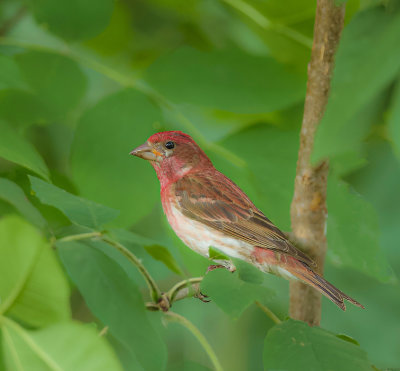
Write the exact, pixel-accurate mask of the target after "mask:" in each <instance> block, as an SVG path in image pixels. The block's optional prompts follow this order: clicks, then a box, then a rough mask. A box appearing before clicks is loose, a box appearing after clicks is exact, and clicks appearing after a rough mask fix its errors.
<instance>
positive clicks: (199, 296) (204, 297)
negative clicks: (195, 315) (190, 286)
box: [193, 290, 211, 303]
mask: <svg viewBox="0 0 400 371" xmlns="http://www.w3.org/2000/svg"><path fill="white" fill-rule="evenodd" d="M193 297H194V298H197V299H200V300H201V301H202V302H203V303H209V302H210V301H211V299H208V296H207V295H204V294H203V293H202V292H201V291H200V290H199V291H197V292H196V293H195V294H194V295H193Z"/></svg>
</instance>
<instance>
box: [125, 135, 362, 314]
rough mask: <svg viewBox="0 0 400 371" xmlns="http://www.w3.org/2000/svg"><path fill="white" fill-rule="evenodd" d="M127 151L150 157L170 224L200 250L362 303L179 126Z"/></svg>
mask: <svg viewBox="0 0 400 371" xmlns="http://www.w3.org/2000/svg"><path fill="white" fill-rule="evenodd" d="M132 154H134V155H136V156H138V157H142V158H145V159H147V160H149V161H150V162H151V164H152V166H153V167H154V169H155V170H156V173H157V177H158V179H159V181H160V185H161V201H162V205H163V208H164V211H165V214H166V216H167V218H168V221H169V223H170V225H171V227H172V228H173V230H174V231H175V232H176V234H177V235H178V236H179V237H180V238H181V239H182V241H183V242H184V243H185V244H186V245H187V246H189V247H190V248H192V249H193V250H195V251H196V252H198V253H199V254H202V255H204V256H208V249H209V247H210V246H213V247H215V248H218V249H219V250H221V251H223V252H224V253H225V254H227V255H229V256H232V257H236V258H240V259H243V260H245V261H247V262H250V263H252V264H254V265H255V266H256V267H258V268H259V269H260V270H262V271H264V272H270V273H274V274H277V275H280V276H283V277H285V278H288V279H299V280H301V281H303V282H305V283H307V284H309V285H311V286H313V287H314V288H315V289H316V290H318V291H320V292H321V293H322V294H324V295H325V296H327V297H328V298H329V299H330V300H332V301H333V302H334V303H335V304H337V305H338V306H339V307H340V308H342V309H343V310H345V305H344V300H348V301H350V302H352V303H353V304H355V305H358V306H360V307H362V305H361V304H359V303H358V302H357V301H355V300H354V299H352V298H350V297H349V296H347V295H346V294H344V293H343V292H342V291H340V290H338V289H337V288H336V287H334V286H333V285H331V284H330V283H329V282H327V281H326V280H325V279H324V278H322V277H321V276H319V275H318V274H317V273H315V272H314V271H313V269H312V267H313V266H314V263H313V262H312V261H311V259H310V258H309V257H308V256H307V255H306V254H304V253H303V252H301V251H300V250H298V249H297V248H296V247H294V246H293V245H292V244H291V243H290V242H289V241H288V240H287V238H286V237H285V235H284V234H283V233H282V232H281V231H280V230H279V229H278V228H277V227H276V226H275V225H274V224H273V223H272V222H271V221H270V220H269V219H268V218H267V217H266V216H265V215H264V214H263V213H262V212H261V211H260V210H259V209H258V208H257V207H256V206H255V205H254V204H253V203H252V202H251V200H250V199H249V198H248V197H247V195H246V194H245V193H244V192H243V191H242V190H241V189H240V188H239V187H238V186H237V185H236V184H235V183H234V182H232V181H231V180H230V179H229V178H227V177H226V176H225V175H223V174H222V173H221V172H219V171H218V170H216V169H215V168H214V166H213V164H212V163H211V161H210V159H209V158H208V157H207V155H206V154H205V153H204V152H203V150H202V149H201V148H200V147H199V146H198V145H197V144H196V143H195V142H194V140H193V139H192V138H191V137H190V136H189V135H187V134H185V133H182V132H180V131H167V132H161V133H156V134H154V135H152V136H151V137H150V138H149V139H148V141H147V143H145V144H144V145H142V146H140V147H138V148H137V149H136V150H134V151H132ZM220 263H223V264H224V265H226V266H227V267H228V266H229V267H231V266H232V264H231V263H229V262H220Z"/></svg>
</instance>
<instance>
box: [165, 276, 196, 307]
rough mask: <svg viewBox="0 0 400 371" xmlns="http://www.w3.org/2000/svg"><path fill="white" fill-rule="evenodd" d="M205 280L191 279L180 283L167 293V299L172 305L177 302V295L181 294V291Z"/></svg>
mask: <svg viewBox="0 0 400 371" xmlns="http://www.w3.org/2000/svg"><path fill="white" fill-rule="evenodd" d="M202 280H203V277H195V278H189V279H187V280H183V281H180V282H178V283H177V284H176V285H175V286H173V287H172V288H171V289H170V290H169V291H168V292H167V297H168V299H169V301H170V302H171V303H172V302H174V301H176V300H179V299H176V297H177V294H178V293H179V291H180V290H182V289H183V288H186V287H187V286H188V285H192V286H193V285H194V284H197V283H200V282H201V281H202Z"/></svg>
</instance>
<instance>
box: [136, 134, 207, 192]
mask: <svg viewBox="0 0 400 371" xmlns="http://www.w3.org/2000/svg"><path fill="white" fill-rule="evenodd" d="M130 154H131V155H134V156H137V157H140V158H143V159H145V160H148V161H150V163H151V165H152V166H153V167H154V169H155V170H156V173H157V176H158V179H159V180H160V182H161V186H162V187H163V186H165V185H166V184H169V183H171V182H174V181H176V180H178V179H180V178H181V177H183V176H184V175H186V174H187V173H188V172H190V171H196V170H204V169H205V168H208V167H210V166H211V167H212V164H211V161H210V159H209V158H208V157H207V155H206V154H205V153H204V152H203V150H202V149H201V148H200V147H199V146H198V145H197V144H196V142H195V141H194V140H193V139H192V137H191V136H190V135H187V134H185V133H182V132H181V131H164V132H161V133H156V134H153V135H152V136H151V137H150V138H149V139H148V140H147V142H145V143H144V144H142V145H141V146H139V147H137V148H135V149H134V150H133V151H132V152H131V153H130Z"/></svg>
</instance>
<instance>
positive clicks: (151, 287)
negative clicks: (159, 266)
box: [102, 236, 161, 302]
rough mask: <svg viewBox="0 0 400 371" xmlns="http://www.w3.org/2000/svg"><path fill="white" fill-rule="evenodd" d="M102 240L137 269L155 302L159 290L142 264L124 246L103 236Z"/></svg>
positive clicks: (159, 292) (158, 295) (159, 293)
mask: <svg viewBox="0 0 400 371" xmlns="http://www.w3.org/2000/svg"><path fill="white" fill-rule="evenodd" d="M102 240H103V241H104V242H106V243H108V244H109V245H111V246H113V247H115V248H116V249H117V250H118V251H119V252H120V253H121V254H122V255H124V256H125V257H126V258H128V260H129V261H130V262H131V263H132V264H133V265H135V266H136V268H138V269H139V272H140V273H141V274H142V276H143V278H144V279H145V281H146V283H147V286H148V287H149V290H150V295H151V298H152V299H153V300H154V301H155V302H157V301H158V300H159V299H160V298H161V290H160V289H159V287H158V286H157V284H156V282H155V281H154V279H153V277H152V276H151V275H150V273H149V272H148V271H147V269H146V268H145V267H144V265H143V264H142V262H141V261H140V260H139V259H138V258H137V257H136V256H135V255H134V254H132V253H131V252H130V251H129V250H128V249H127V248H126V247H125V246H124V245H122V244H120V243H119V242H117V241H114V240H112V239H111V238H109V237H106V236H103V237H102Z"/></svg>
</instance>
